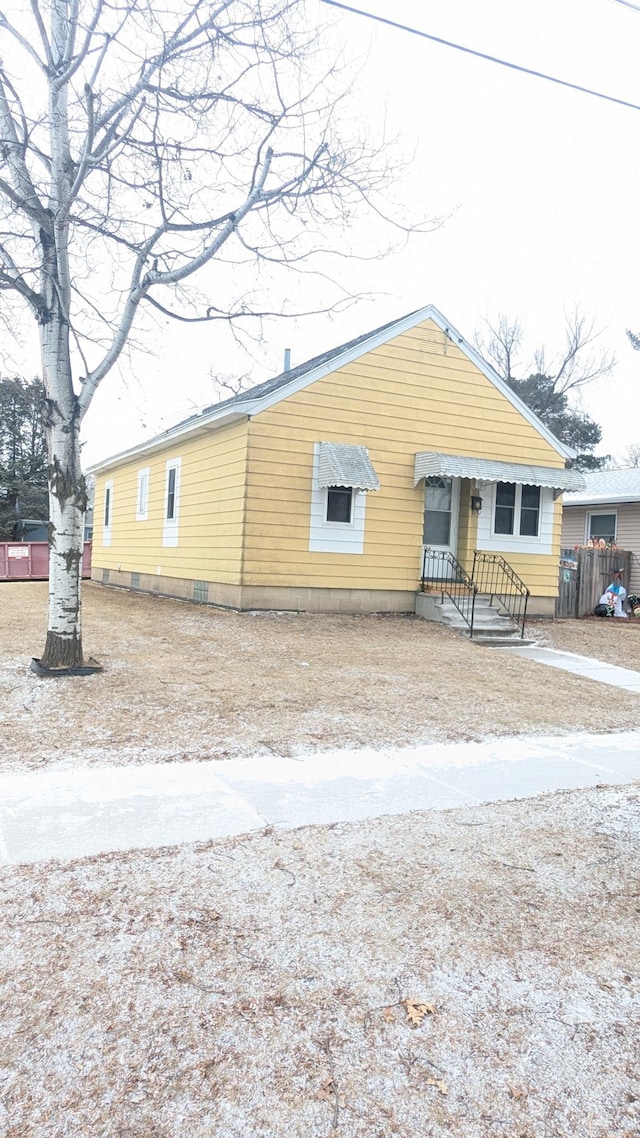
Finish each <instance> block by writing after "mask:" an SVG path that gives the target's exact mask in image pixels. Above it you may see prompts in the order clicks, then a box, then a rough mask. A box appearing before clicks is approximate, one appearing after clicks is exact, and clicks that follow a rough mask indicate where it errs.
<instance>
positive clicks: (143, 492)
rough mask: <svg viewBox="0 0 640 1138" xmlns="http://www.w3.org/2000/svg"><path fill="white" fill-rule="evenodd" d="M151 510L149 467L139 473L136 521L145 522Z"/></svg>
mask: <svg viewBox="0 0 640 1138" xmlns="http://www.w3.org/2000/svg"><path fill="white" fill-rule="evenodd" d="M148 510H149V467H148V466H145V467H144V469H143V470H139V471H138V497H137V500H136V520H137V521H139V522H143V521H145V520H146V518H147V514H148Z"/></svg>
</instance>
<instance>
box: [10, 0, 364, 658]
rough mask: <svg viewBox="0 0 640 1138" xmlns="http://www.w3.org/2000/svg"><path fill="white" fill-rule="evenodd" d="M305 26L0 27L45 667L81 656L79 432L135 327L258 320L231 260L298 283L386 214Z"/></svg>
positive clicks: (286, 13)
mask: <svg viewBox="0 0 640 1138" xmlns="http://www.w3.org/2000/svg"><path fill="white" fill-rule="evenodd" d="M11 2H12V0H9V3H10V4H11ZM310 25H311V21H310V20H307V21H305V7H304V0H207V2H206V3H205V2H204V0H195V2H194V0H166V2H165V3H158V2H157V0H128V2H127V0H111V2H110V3H107V0H31V4H30V6H27V5H25V4H19V5H18V4H17V3H16V4H15V11H13V10H12V9H11V8H9V9H5V12H4V13H0V60H1V62H0V208H1V209H2V223H1V226H0V230H1V232H0V290H2V293H3V299H4V301H5V304H4V306H3V311H4V315H5V318H7V319H10V318H11V313H10V312H9V311H8V310H7V304H8V303H9V301H10V299H11V298H13V299H14V300H15V301H17V302H19V303H21V304H23V305H26V306H27V308H28V309H29V310H30V312H31V314H32V316H33V318H34V320H35V323H36V326H37V329H38V335H39V338H40V349H41V358H42V376H43V381H44V385H45V393H46V432H47V447H48V476H49V488H50V497H51V502H50V516H51V543H50V544H51V550H50V586H49V625H48V632H47V638H46V645H45V649H44V652H43V655H42V659H41V663H42V664H43V665H44V666H45V667H48V668H56V667H64V666H78V665H80V664H81V663H82V661H83V652H82V637H81V621H80V569H81V559H82V532H83V512H84V508H85V496H86V490H85V482H84V479H83V476H82V470H81V465H80V448H79V431H80V425H81V422H82V420H83V417H84V415H85V414H86V412H87V410H88V408H89V406H90V404H91V400H92V398H93V396H94V394H95V392H96V390H97V388H98V385H99V384H100V383H101V382H102V380H103V379H104V377H105V376H106V375H107V374H108V372H109V371H110V370H111V368H113V366H114V364H115V363H116V361H117V360H118V358H119V357H120V355H121V353H122V352H123V349H124V348H125V346H126V344H127V342H128V341H129V339H130V336H131V332H132V328H133V326H134V322H135V321H136V320H137V319H139V318H140V314H141V312H143V311H145V310H146V311H148V310H149V309H153V310H154V311H155V312H159V313H161V314H162V316H163V317H166V316H169V317H172V318H175V319H178V320H181V321H184V322H186V323H189V322H193V321H202V320H208V321H214V320H225V321H229V320H232V321H234V320H241V319H243V318H246V317H248V316H251V315H254V314H256V313H258V312H260V311H261V308H263V307H264V306H261V305H260V304H259V303H257V302H255V303H254V302H253V301H252V299H251V297H248V296H243V295H242V292H241V291H240V294H239V295H238V296H237V298H236V299H234V298H233V296H232V295H231V294H230V286H229V280H230V276H229V273H230V270H229V265H237V266H242V267H243V270H244V271H245V273H246V268H247V266H248V265H251V264H253V265H254V266H255V275H256V277H257V276H258V275H259V271H260V266H266V267H267V268H268V269H269V271H271V269H272V267H273V266H276V267H277V266H282V267H285V268H288V269H291V268H295V267H297V266H300V265H301V264H303V263H304V261H305V259H306V258H307V257H308V256H309V255H310V254H312V253H313V252H314V251H315V250H317V249H318V248H322V246H323V236H322V235H323V234H326V229H327V225H328V224H331V223H333V224H335V223H343V224H344V225H345V226H346V225H348V223H349V222H350V220H351V219H352V217H353V214H354V211H355V210H356V208H357V207H358V206H359V205H360V204H362V203H363V202H365V203H368V204H371V205H372V206H373V207H374V209H375V210H376V212H377V213H379V212H380V202H379V198H378V194H379V192H380V190H381V189H382V187H383V184H384V182H385V180H386V173H385V171H384V170H383V169H379V168H378V167H377V158H378V156H377V155H376V154H375V153H374V152H372V151H371V150H370V149H369V148H367V146H366V145H364V144H360V143H354V144H349V143H346V142H345V141H343V140H341V138H340V135H339V132H338V129H337V127H336V123H335V110H336V105H337V102H338V101H339V100H338V98H337V96H336V95H335V94H334V92H333V77H332V75H331V74H330V73H329V72H330V71H331V69H329V72H327V71H326V70H325V71H321V70H320V58H321V57H320V56H319V44H318V41H317V38H316V33H315V32H310V31H309V26H310ZM214 265H217V266H218V270H217V272H216V271H214V268H213V266H214ZM207 266H209V268H208V269H207ZM197 273H198V274H200V277H199V282H200V283H199V290H198V292H197V293H196V292H195V291H194V290H193V288H192V287H190V288H189V289H187V286H188V285H191V283H192V282H191V278H193V277H194V275H195V274H197ZM243 279H244V278H243ZM272 307H276V309H277V307H278V306H277V305H276V306H272Z"/></svg>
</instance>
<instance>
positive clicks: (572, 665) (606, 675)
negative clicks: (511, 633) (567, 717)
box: [505, 644, 640, 693]
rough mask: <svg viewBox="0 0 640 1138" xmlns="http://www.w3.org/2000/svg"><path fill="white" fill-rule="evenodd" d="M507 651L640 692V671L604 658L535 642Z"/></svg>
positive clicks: (603, 682)
mask: <svg viewBox="0 0 640 1138" xmlns="http://www.w3.org/2000/svg"><path fill="white" fill-rule="evenodd" d="M505 651H508V652H510V653H511V654H512V655H513V654H515V655H516V656H525V657H526V659H527V660H535V661H536V663H537V664H548V665H549V666H550V667H552V668H561V669H562V671H563V672H573V674H574V675H575V676H584V677H585V679H588V680H596V681H597V683H600V684H609V685H610V686H611V687H614V688H622V689H623V690H624V691H631V692H638V693H640V672H634V671H633V670H632V669H631V668H619V667H618V666H617V665H616V664H604V663H603V662H602V660H592V659H591V657H590V656H578V655H576V653H575V652H559V651H557V650H556V649H555V648H538V647H537V646H536V645H534V644H531V645H525V646H524V647H522V648H518V647H517V646H516V647H515V648H511V647H509V648H508V649H505Z"/></svg>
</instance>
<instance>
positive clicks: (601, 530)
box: [585, 510, 618, 545]
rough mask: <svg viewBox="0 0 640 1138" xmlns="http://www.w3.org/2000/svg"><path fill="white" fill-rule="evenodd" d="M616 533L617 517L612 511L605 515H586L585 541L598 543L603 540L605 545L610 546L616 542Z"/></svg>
mask: <svg viewBox="0 0 640 1138" xmlns="http://www.w3.org/2000/svg"><path fill="white" fill-rule="evenodd" d="M617 532H618V515H617V513H616V512H615V510H613V511H611V510H610V511H609V513H607V514H605V513H602V514H588V515H587V532H586V535H585V537H586V540H587V541H589V539H590V538H591V539H593V540H594V541H600V540H602V539H604V541H606V543H607V545H611V544H612V543H613V542H615V540H616V535H617Z"/></svg>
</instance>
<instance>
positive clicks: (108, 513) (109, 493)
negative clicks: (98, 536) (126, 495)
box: [102, 478, 113, 545]
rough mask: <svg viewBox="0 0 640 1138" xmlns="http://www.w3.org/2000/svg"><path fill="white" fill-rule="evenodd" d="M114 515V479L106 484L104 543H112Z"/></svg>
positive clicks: (103, 517) (103, 515)
mask: <svg viewBox="0 0 640 1138" xmlns="http://www.w3.org/2000/svg"><path fill="white" fill-rule="evenodd" d="M112 517H113V479H112V478H110V479H109V481H108V482H105V484H104V507H103V514H102V544H103V545H111V519H112Z"/></svg>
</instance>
